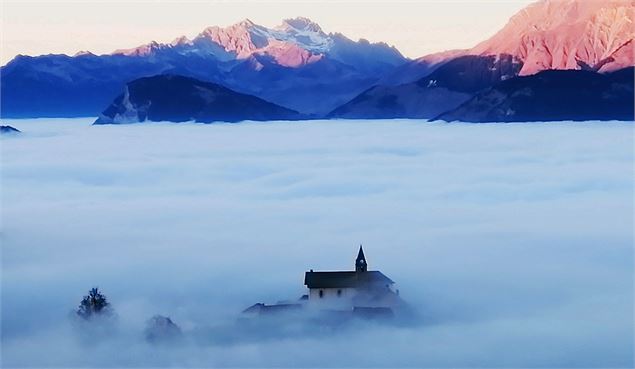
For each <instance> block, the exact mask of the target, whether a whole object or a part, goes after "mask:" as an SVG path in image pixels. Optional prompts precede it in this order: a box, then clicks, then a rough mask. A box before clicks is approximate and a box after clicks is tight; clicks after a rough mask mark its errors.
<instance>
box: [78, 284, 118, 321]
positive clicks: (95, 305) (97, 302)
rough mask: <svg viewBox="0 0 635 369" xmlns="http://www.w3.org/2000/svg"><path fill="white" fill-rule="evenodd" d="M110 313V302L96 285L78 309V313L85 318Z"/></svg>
mask: <svg viewBox="0 0 635 369" xmlns="http://www.w3.org/2000/svg"><path fill="white" fill-rule="evenodd" d="M110 313H111V310H110V303H109V302H108V301H107V300H106V296H104V295H102V294H101V293H100V292H99V289H98V288H96V287H95V288H92V289H91V290H90V291H89V292H88V295H87V296H84V298H83V299H82V302H81V303H80V304H79V308H78V309H77V315H79V316H80V317H82V318H84V319H90V318H92V317H93V316H97V315H107V314H110Z"/></svg>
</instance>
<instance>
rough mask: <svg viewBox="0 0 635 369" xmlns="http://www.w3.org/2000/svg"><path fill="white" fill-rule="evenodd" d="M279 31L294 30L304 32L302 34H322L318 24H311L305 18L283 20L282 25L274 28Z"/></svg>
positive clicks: (310, 21)
mask: <svg viewBox="0 0 635 369" xmlns="http://www.w3.org/2000/svg"><path fill="white" fill-rule="evenodd" d="M276 29H279V30H286V31H289V30H296V31H304V32H314V33H320V34H323V33H324V31H322V28H321V27H320V25H319V24H317V23H315V22H313V21H312V20H310V19H309V18H305V17H295V18H289V19H284V20H283V21H282V24H281V25H279V26H278V27H276Z"/></svg>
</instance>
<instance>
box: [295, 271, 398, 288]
mask: <svg viewBox="0 0 635 369" xmlns="http://www.w3.org/2000/svg"><path fill="white" fill-rule="evenodd" d="M393 283H395V282H393V281H392V279H390V278H388V277H386V276H385V275H384V274H383V273H382V272H380V271H377V270H372V271H368V272H354V271H350V272H349V271H346V272H313V271H311V272H306V273H305V275H304V284H305V285H306V286H307V287H308V288H347V287H353V288H355V287H363V286H368V285H387V284H393Z"/></svg>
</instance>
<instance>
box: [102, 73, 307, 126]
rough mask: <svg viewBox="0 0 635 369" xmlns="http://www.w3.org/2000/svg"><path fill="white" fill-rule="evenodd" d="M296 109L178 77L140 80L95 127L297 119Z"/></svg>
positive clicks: (211, 84) (105, 112)
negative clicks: (145, 123)
mask: <svg viewBox="0 0 635 369" xmlns="http://www.w3.org/2000/svg"><path fill="white" fill-rule="evenodd" d="M299 118H300V115H299V114H298V113H297V112H296V111H293V110H290V109H286V108H283V107H281V106H279V105H276V104H273V103H270V102H267V101H265V100H262V99H260V98H257V97H255V96H251V95H246V94H241V93H238V92H235V91H232V90H230V89H228V88H225V87H223V86H220V85H217V84H214V83H210V82H203V81H199V80H196V79H193V78H188V77H183V76H176V75H159V76H154V77H146V78H140V79H137V80H135V81H132V82H130V83H128V84H127V85H126V87H125V89H124V93H123V94H121V95H120V96H119V97H117V98H116V99H115V101H114V102H113V103H112V104H111V105H110V106H109V107H108V108H107V109H106V110H104V112H103V113H102V114H101V115H100V116H99V118H98V119H97V121H96V122H95V124H123V123H137V122H145V121H155V122H156V121H170V122H186V121H196V122H205V123H210V122H217V121H222V122H237V121H242V120H256V121H263V120H293V119H299Z"/></svg>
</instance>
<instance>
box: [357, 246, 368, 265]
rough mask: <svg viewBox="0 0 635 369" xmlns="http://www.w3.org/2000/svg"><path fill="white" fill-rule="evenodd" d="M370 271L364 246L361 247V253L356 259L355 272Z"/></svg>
mask: <svg viewBox="0 0 635 369" xmlns="http://www.w3.org/2000/svg"><path fill="white" fill-rule="evenodd" d="M367 270H368V263H367V262H366V256H364V249H363V248H362V245H361V244H360V245H359V252H358V253H357V259H355V271H356V272H365V271H367Z"/></svg>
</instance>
